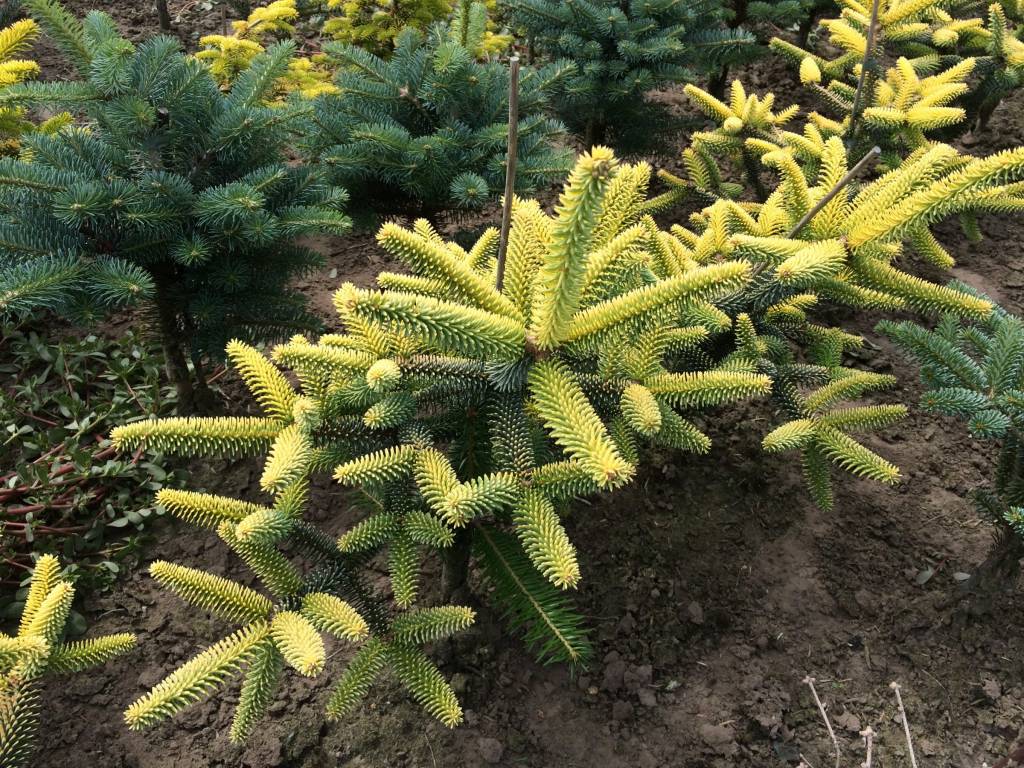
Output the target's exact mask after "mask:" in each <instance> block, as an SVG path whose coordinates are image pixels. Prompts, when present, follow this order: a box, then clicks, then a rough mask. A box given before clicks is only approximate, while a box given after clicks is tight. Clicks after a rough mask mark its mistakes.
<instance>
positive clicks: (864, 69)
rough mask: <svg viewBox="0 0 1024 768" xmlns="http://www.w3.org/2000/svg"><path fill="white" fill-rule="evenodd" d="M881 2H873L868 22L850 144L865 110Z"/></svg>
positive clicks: (851, 114) (877, 0)
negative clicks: (861, 105) (865, 91)
mask: <svg viewBox="0 0 1024 768" xmlns="http://www.w3.org/2000/svg"><path fill="white" fill-rule="evenodd" d="M880 4H881V3H880V0H874V2H873V3H872V4H871V20H870V21H869V22H868V45H867V48H865V49H864V58H863V59H862V60H861V63H860V77H858V78H857V92H856V93H855V94H854V95H853V111H852V112H851V113H850V146H853V142H854V140H856V138H857V122H858V121H859V120H860V113H861V112H862V111H863V110H862V109H861V107H860V102H861V100H862V99H863V98H864V83H865V81H866V80H867V77H868V68H869V65H870V64H871V58H872V57H873V56H874V53H875V36H876V34H877V32H878V6H879V5H880Z"/></svg>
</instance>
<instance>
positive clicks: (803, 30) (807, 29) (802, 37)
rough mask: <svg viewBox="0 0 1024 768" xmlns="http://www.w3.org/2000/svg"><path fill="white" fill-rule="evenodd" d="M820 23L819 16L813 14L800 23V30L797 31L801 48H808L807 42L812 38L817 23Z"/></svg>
mask: <svg viewBox="0 0 1024 768" xmlns="http://www.w3.org/2000/svg"><path fill="white" fill-rule="evenodd" d="M817 21H818V14H816V13H811V14H809V15H808V16H807V18H806V19H804V20H803V21H802V22H800V28H799V29H798V30H797V33H796V34H797V39H798V41H799V43H800V47H801V48H806V47H807V41H808V40H809V39H810V37H811V30H812V29H814V24H815V22H817Z"/></svg>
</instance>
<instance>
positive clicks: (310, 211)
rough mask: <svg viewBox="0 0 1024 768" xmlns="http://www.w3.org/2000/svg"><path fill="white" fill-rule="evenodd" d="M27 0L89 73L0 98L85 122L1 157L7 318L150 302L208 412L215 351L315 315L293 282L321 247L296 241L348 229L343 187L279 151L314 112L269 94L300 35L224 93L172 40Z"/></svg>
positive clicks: (182, 398)
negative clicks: (122, 31) (134, 38)
mask: <svg viewBox="0 0 1024 768" xmlns="http://www.w3.org/2000/svg"><path fill="white" fill-rule="evenodd" d="M26 5H27V7H29V8H31V9H32V10H33V11H34V12H35V13H37V15H38V17H39V19H40V21H41V22H42V23H43V24H44V26H45V27H46V28H47V29H48V31H49V33H50V35H51V37H53V38H54V39H55V40H57V41H58V42H59V43H60V44H61V47H62V50H63V52H64V54H65V55H66V56H67V57H68V58H69V60H70V61H71V62H73V63H74V65H75V66H76V68H77V69H78V71H79V73H80V75H81V76H82V77H83V80H82V81H78V82H64V83H26V84H21V85H18V86H12V87H11V88H8V89H7V90H6V91H4V93H3V96H2V99H3V101H4V103H5V104H8V105H22V104H29V105H34V106H42V105H67V106H69V107H73V108H74V109H75V111H76V112H79V113H81V114H83V115H84V116H85V118H86V120H87V122H86V124H84V125H80V126H75V127H68V128H66V129H64V130H61V131H59V132H57V133H55V134H53V135H46V134H32V135H31V136H27V137H25V138H24V139H23V141H24V143H25V149H24V151H23V152H22V153H21V154H20V155H19V156H18V157H16V158H5V159H3V161H2V162H3V164H4V165H3V183H2V185H0V214H2V220H0V228H2V230H3V232H4V233H5V234H4V243H3V248H2V251H0V295H2V297H3V298H2V301H0V311H3V312H4V314H5V315H8V316H11V315H13V316H23V315H25V314H26V313H28V312H33V311H40V310H51V311H56V312H60V313H63V314H65V315H67V316H70V317H72V318H74V319H75V320H76V321H78V322H84V323H89V322H95V321H96V319H97V318H99V317H101V316H102V315H103V314H104V313H105V312H107V311H109V310H111V309H114V308H118V307H122V306H125V305H128V304H132V303H136V302H139V301H144V302H146V303H147V306H148V307H150V308H151V310H152V314H153V322H154V325H155V326H156V327H157V328H158V329H159V334H160V338H161V341H162V344H163V347H164V354H165V356H166V358H167V361H168V367H169V371H170V373H171V375H172V377H173V381H174V384H175V386H176V387H177V388H178V398H179V405H180V407H181V408H183V409H184V410H185V411H191V410H197V409H199V410H202V409H204V408H209V407H210V405H211V395H210V392H209V389H208V387H207V386H206V382H205V363H204V358H205V357H206V356H210V355H213V356H219V355H220V354H222V350H223V348H224V344H225V343H226V341H227V340H228V339H229V338H231V337H232V336H238V337H241V338H261V339H263V338H273V337H274V336H278V337H281V336H282V335H285V336H286V335H288V334H290V333H291V332H292V331H294V330H296V329H298V328H303V327H306V328H309V327H314V326H316V324H317V321H316V320H315V319H314V318H313V317H312V316H311V315H310V314H309V313H308V312H307V311H306V310H305V308H304V307H303V302H302V300H301V297H300V296H299V295H297V294H296V293H295V292H294V291H292V290H290V289H289V287H288V281H289V279H291V278H292V277H293V276H296V275H300V274H302V273H303V272H304V271H305V270H307V269H309V268H310V267H311V266H313V265H315V264H317V263H318V261H319V257H318V255H317V254H316V253H315V252H313V251H312V250H310V249H309V248H306V247H304V246H302V245H300V244H299V243H297V242H296V240H297V238H298V237H299V236H300V235H302V234H306V233H314V232H332V233H340V232H345V231H347V229H348V227H349V219H348V218H347V217H346V216H345V215H344V213H342V211H341V208H342V206H343V204H344V202H345V199H346V196H345V193H344V191H343V190H341V189H339V188H337V187H334V186H332V185H331V184H329V183H328V182H327V181H326V179H324V177H323V174H322V172H321V171H320V170H319V169H318V168H317V167H315V166H306V167H302V166H295V165H289V164H287V163H286V162H285V157H284V149H285V146H286V145H287V144H288V142H289V141H290V140H291V137H292V135H293V131H294V129H295V127H296V126H297V125H298V122H299V120H300V119H301V117H302V108H301V107H291V108H288V107H284V108H271V107H267V106H265V105H264V103H263V102H264V100H265V98H266V97H267V96H268V95H269V94H270V92H271V91H272V89H273V88H274V87H275V83H276V82H277V80H278V78H279V77H281V76H282V75H284V74H285V72H286V71H287V68H288V62H289V60H290V57H291V53H292V46H291V44H290V43H281V44H279V45H277V46H275V47H274V48H273V49H271V50H269V51H268V52H267V53H265V54H263V55H262V56H261V57H260V58H259V60H258V61H256V62H254V63H253V65H252V66H250V67H249V69H247V70H246V72H245V73H244V75H242V76H241V77H240V78H239V79H238V80H237V81H236V82H235V84H234V87H233V88H232V89H231V91H230V92H229V93H223V92H221V91H220V89H219V88H218V87H217V84H216V83H215V81H214V80H213V78H212V77H211V76H210V74H209V73H208V71H207V69H206V67H205V66H204V65H203V64H201V63H200V62H198V61H196V60H194V59H192V58H189V57H187V56H185V55H184V54H183V53H182V52H181V51H180V49H179V43H178V42H177V41H176V40H172V39H171V38H167V37H157V38H154V39H152V40H150V41H148V42H146V43H143V44H142V45H140V46H138V47H136V46H134V45H133V44H131V43H130V42H129V41H127V40H125V39H124V38H122V37H120V35H119V34H118V32H117V30H116V28H115V26H114V24H113V22H112V21H111V19H110V18H109V17H108V16H105V15H104V14H101V13H98V12H94V13H90V14H89V15H88V16H87V17H86V19H85V20H84V22H83V21H79V20H77V19H75V18H74V17H72V16H71V15H69V14H68V13H67V12H66V11H64V10H63V9H62V8H61V7H60V6H59V5H57V4H55V3H54V2H52V0H34V1H33V2H31V3H27V4H26Z"/></svg>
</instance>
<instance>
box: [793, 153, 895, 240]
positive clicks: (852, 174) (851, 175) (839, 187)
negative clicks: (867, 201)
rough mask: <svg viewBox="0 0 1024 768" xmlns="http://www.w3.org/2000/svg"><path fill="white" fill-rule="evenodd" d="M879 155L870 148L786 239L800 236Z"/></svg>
mask: <svg viewBox="0 0 1024 768" xmlns="http://www.w3.org/2000/svg"><path fill="white" fill-rule="evenodd" d="M880 154H882V148H881V147H872V148H871V149H870V150H868V153H867V154H866V155H864V157H862V158H861V159H860V160H858V161H857V164H856V165H855V166H853V168H851V169H850V170H849V171H848V172H847V173H846V175H845V176H843V178H841V179H840V180H839V182H838V183H837V184H836V185H835V186H834V187H832V189H830V190H829V191H828V194H826V195H825V196H824V197H823V198H821V200H819V201H818V202H817V204H816V205H815V206H814V207H813V208H811V210H809V211H808V212H807V213H806V215H805V216H804V217H803V218H802V219H800V221H798V222H797V225H796V226H795V227H793V228H792V229H791V230H789V234H788V235H786V237H789V238H793V237H796V236H797V235H798V234H800V230H801V229H803V228H804V227H805V226H807V224H808V222H810V220H811V219H813V218H814V217H815V216H817V215H818V213H819V212H820V211H821V209H822V208H824V207H825V206H826V205H828V204H829V203H831V202H832V199H833V198H834V197H835V196H836V195H838V194H839V193H840V192H842V191H843V188H844V187H845V186H846V185H847V184H849V183H850V182H851V181H853V180H854V179H855V178H857V174H859V173H860V172H861V171H862V170H864V166H866V165H867V164H868V163H869V162H871V161H872V160H873V159H874V158H875V157H876V156H877V155H880Z"/></svg>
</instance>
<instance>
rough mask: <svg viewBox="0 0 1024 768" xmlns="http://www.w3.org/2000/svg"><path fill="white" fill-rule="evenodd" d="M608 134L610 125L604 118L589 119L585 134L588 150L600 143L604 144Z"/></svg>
mask: <svg viewBox="0 0 1024 768" xmlns="http://www.w3.org/2000/svg"><path fill="white" fill-rule="evenodd" d="M607 136H608V125H607V123H605V122H604V121H603V120H599V119H598V118H596V117H592V118H590V119H589V120H587V126H586V129H585V131H584V134H583V143H584V144H585V145H586V147H587V150H591V149H593V148H594V147H596V146H597V145H598V144H604V143H605V141H606V140H607Z"/></svg>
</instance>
